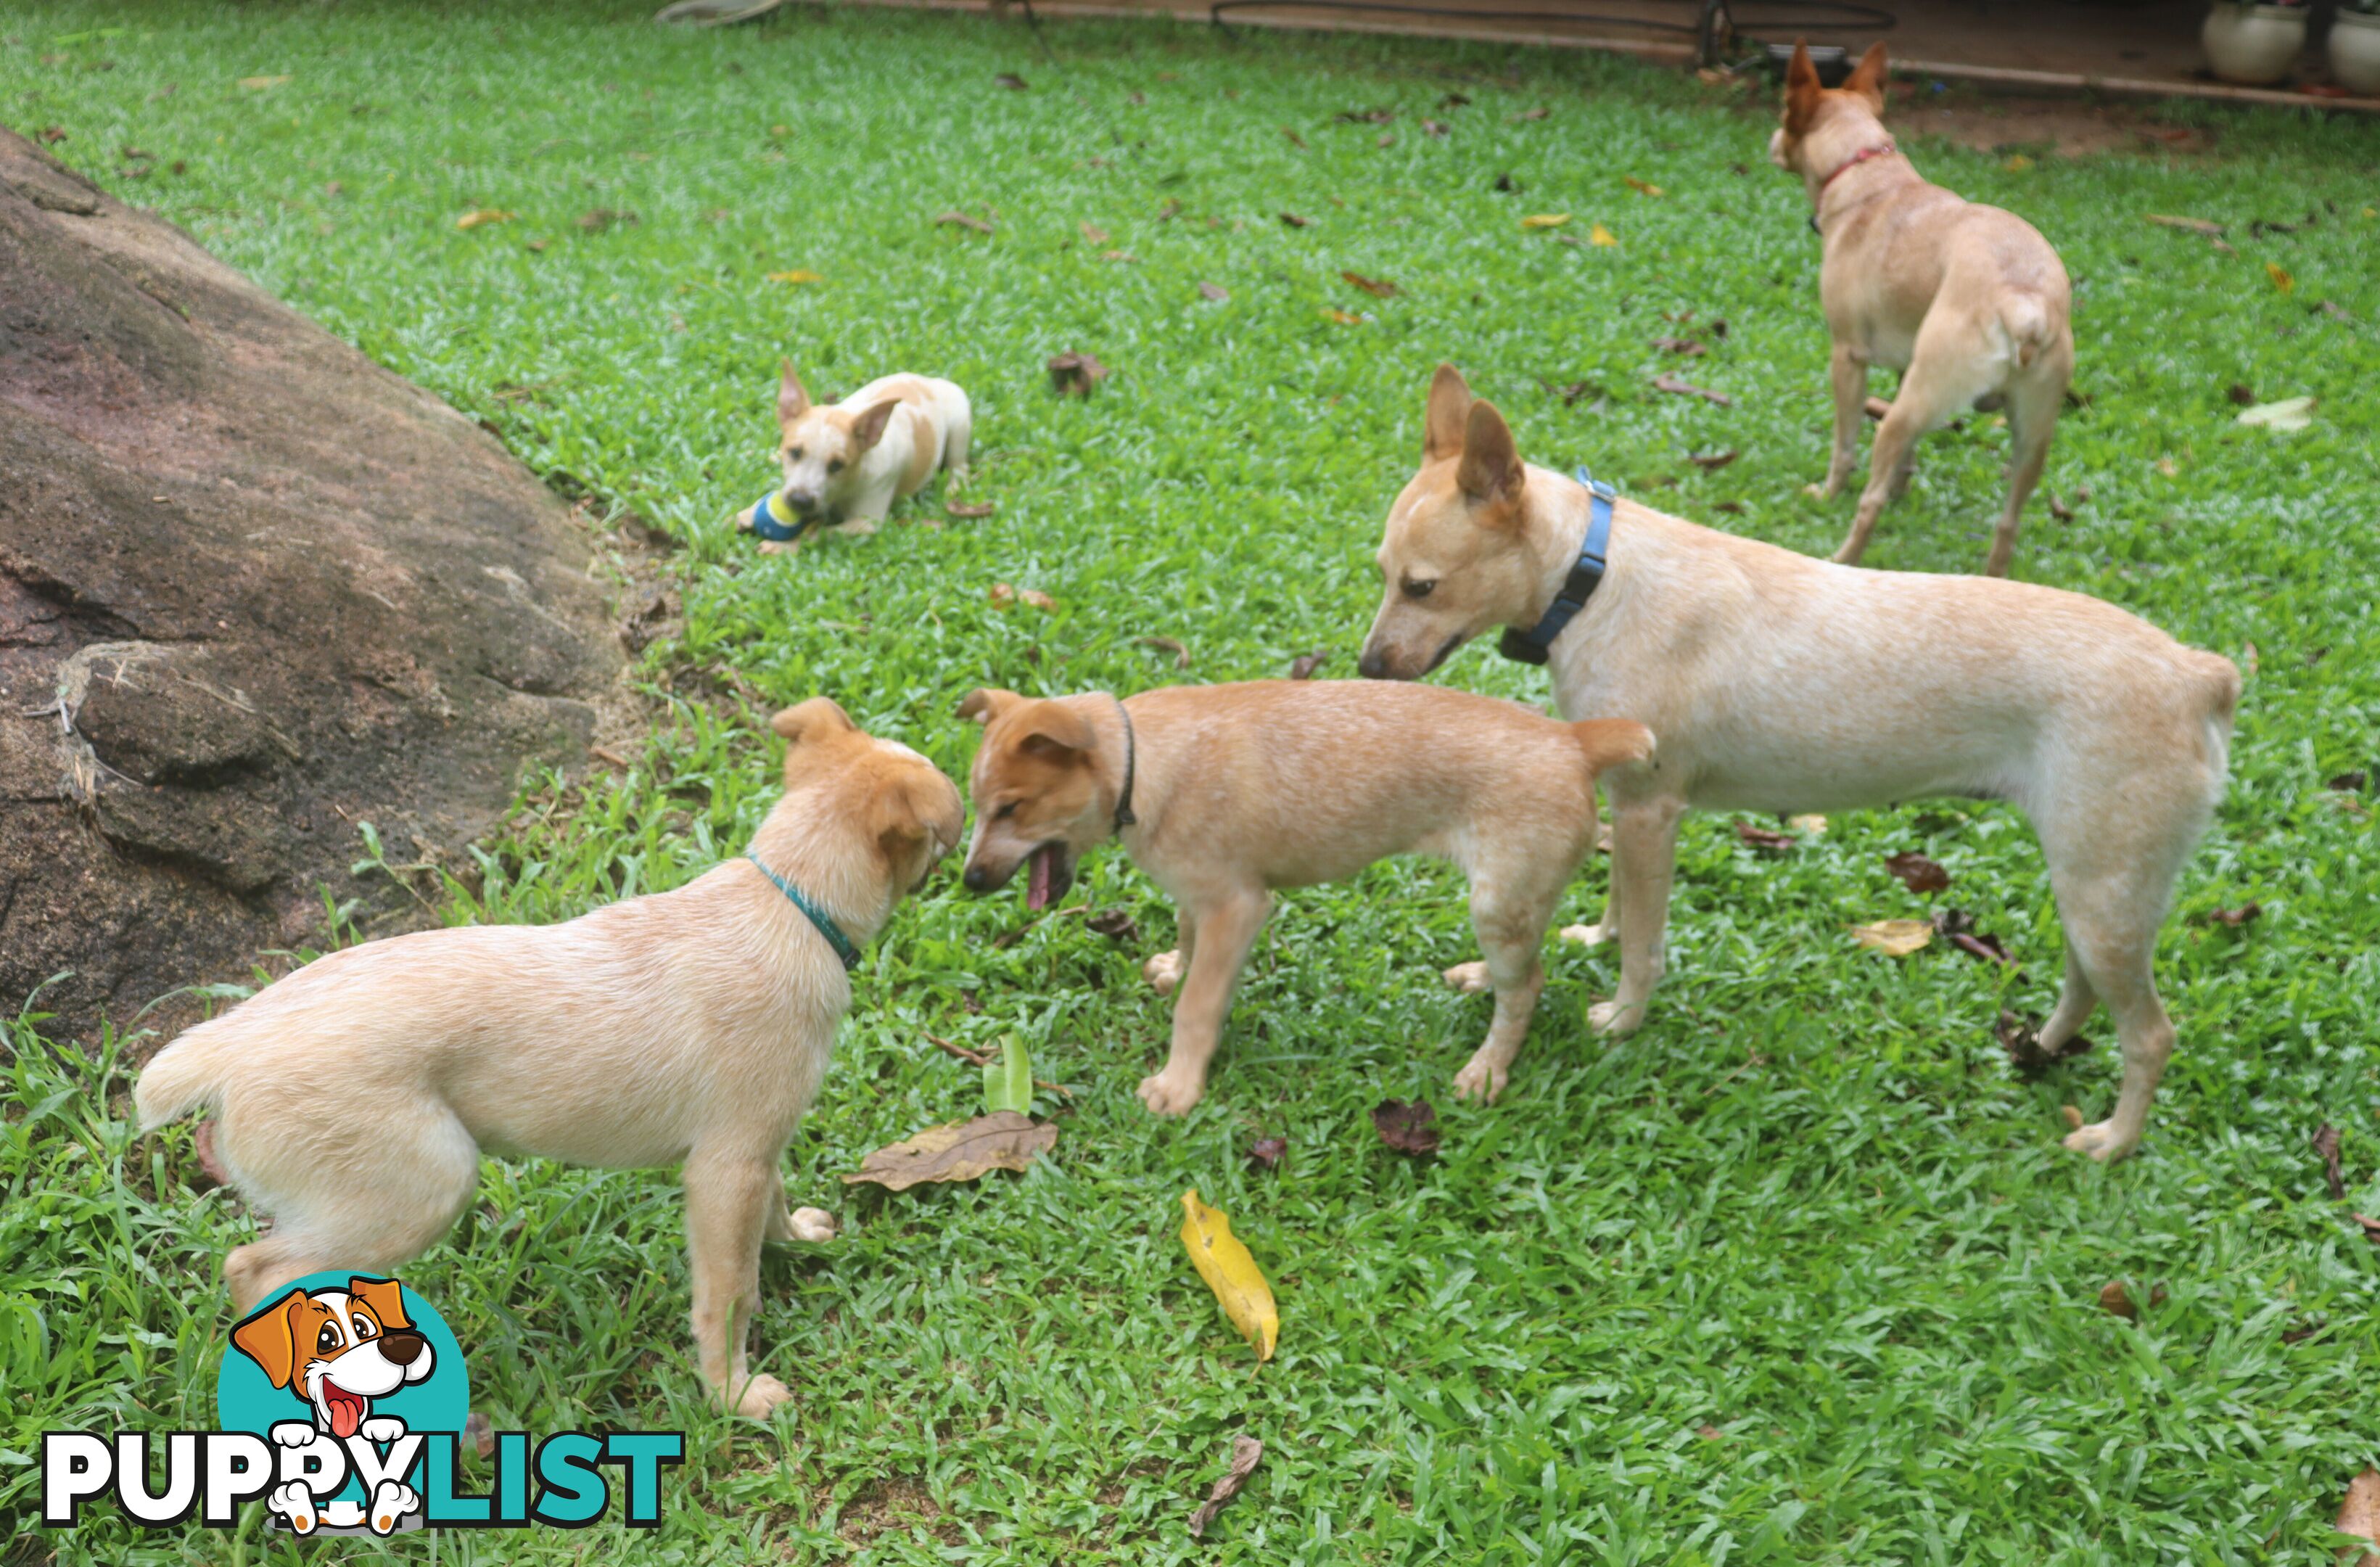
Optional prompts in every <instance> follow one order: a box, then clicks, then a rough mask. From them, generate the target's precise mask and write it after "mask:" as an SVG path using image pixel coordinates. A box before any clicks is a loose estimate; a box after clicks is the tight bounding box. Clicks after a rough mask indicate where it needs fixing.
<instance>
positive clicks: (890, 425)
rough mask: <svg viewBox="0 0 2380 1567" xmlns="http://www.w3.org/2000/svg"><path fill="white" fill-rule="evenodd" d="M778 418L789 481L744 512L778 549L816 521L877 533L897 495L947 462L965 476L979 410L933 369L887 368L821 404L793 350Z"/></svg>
mask: <svg viewBox="0 0 2380 1567" xmlns="http://www.w3.org/2000/svg"><path fill="white" fill-rule="evenodd" d="M777 427H778V431H779V439H778V443H777V456H778V460H779V461H780V463H781V464H782V465H783V469H784V482H783V484H782V485H781V486H779V488H778V490H777V492H776V493H775V494H773V495H771V496H769V497H768V498H767V499H766V500H763V501H762V502H760V503H759V504H758V505H756V506H753V507H752V508H751V509H749V510H748V511H746V512H743V513H741V514H739V515H738V516H737V517H736V519H735V526H736V528H738V529H739V530H741V531H744V532H748V533H757V534H759V536H760V539H761V541H762V543H761V546H760V547H761V548H762V549H763V550H764V551H769V552H771V553H777V552H781V551H787V550H791V549H792V548H794V547H795V546H796V545H798V544H799V542H800V541H801V540H802V538H803V537H804V536H805V535H807V533H809V532H810V531H811V530H812V529H814V528H833V529H835V530H837V531H839V532H843V533H873V532H875V531H876V525H877V524H878V523H880V522H881V521H883V520H884V514H885V513H886V512H887V511H889V510H891V509H892V503H893V502H894V501H897V500H899V499H900V498H901V497H903V496H904V495H914V494H916V493H917V492H918V491H919V490H922V489H924V488H925V486H926V481H927V480H929V479H931V478H932V477H933V476H934V475H935V474H936V473H937V472H938V471H941V469H944V468H947V469H949V470H950V472H951V474H952V476H953V478H954V479H958V480H964V479H965V478H966V462H967V445H968V443H969V441H970V440H971V439H972V437H973V435H974V432H975V410H974V407H972V405H970V404H969V403H968V401H967V395H966V394H965V392H964V391H962V390H960V388H959V387H958V385H957V384H956V383H953V382H948V381H941V380H938V379H936V378H935V377H933V376H929V375H887V376H882V377H880V378H879V379H877V380H875V381H871V382H869V383H868V384H867V385H865V386H863V387H861V388H860V389H859V390H858V391H856V392H854V393H853V394H852V395H850V396H848V397H845V398H844V400H843V401H842V402H840V403H835V404H832V405H827V404H819V403H813V402H811V401H810V395H809V393H808V391H807V389H805V388H804V387H803V385H802V378H801V377H800V376H798V375H796V374H795V373H794V362H793V361H792V360H791V359H787V360H786V361H785V364H784V375H783V380H782V381H781V382H780V383H778V387H777Z"/></svg>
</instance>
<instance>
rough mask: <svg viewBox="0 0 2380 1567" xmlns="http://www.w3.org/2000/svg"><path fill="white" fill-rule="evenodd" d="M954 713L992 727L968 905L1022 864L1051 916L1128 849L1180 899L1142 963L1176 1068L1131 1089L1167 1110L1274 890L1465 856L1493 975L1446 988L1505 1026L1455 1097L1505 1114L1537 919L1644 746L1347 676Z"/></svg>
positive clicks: (1633, 732) (1522, 712)
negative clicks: (1605, 782)
mask: <svg viewBox="0 0 2380 1567" xmlns="http://www.w3.org/2000/svg"><path fill="white" fill-rule="evenodd" d="M959 716H960V717H962V718H972V719H976V720H978V721H979V722H981V723H983V725H984V735H983V745H982V747H980V748H979V749H978V750H977V752H976V758H975V769H974V773H973V787H972V793H973V795H974V797H975V810H976V820H975V840H974V842H973V843H972V844H970V845H969V847H968V850H967V862H966V875H965V881H966V885H967V887H968V888H969V889H970V890H971V891H974V892H978V893H981V892H988V891H990V890H991V889H992V888H995V887H999V886H1002V885H1004V884H1005V883H1006V882H1007V881H1008V879H1009V878H1010V877H1012V876H1014V874H1015V873H1016V869H1017V867H1018V866H1020V865H1026V866H1029V869H1028V870H1027V872H1026V877H1027V881H1026V906H1027V907H1029V908H1035V909H1039V908H1045V907H1047V906H1049V905H1050V902H1051V901H1052V900H1054V899H1056V898H1058V897H1060V896H1062V895H1063V893H1065V891H1066V889H1067V887H1068V886H1070V885H1071V884H1072V883H1073V881H1074V876H1075V860H1076V858H1077V857H1078V856H1081V855H1082V854H1083V853H1084V852H1085V851H1086V850H1088V849H1090V848H1093V847H1095V846H1096V845H1098V844H1103V843H1105V842H1106V841H1107V840H1108V839H1110V838H1115V839H1116V840H1117V841H1118V842H1120V843H1121V844H1123V848H1124V852H1125V853H1127V854H1129V855H1131V856H1132V859H1133V863H1134V864H1135V865H1137V866H1139V867H1140V869H1142V870H1144V871H1146V872H1147V873H1148V877H1149V879H1150V880H1151V881H1155V882H1156V883H1157V884H1158V885H1159V886H1160V887H1162V888H1164V889H1165V891H1166V893H1167V894H1168V895H1169V896H1171V897H1172V899H1173V902H1174V906H1175V928H1176V930H1177V932H1178V935H1179V944H1178V945H1177V946H1176V947H1175V949H1174V950H1173V951H1172V952H1170V953H1166V954H1162V955H1160V956H1158V957H1155V958H1152V959H1150V960H1149V962H1148V965H1147V970H1146V972H1147V977H1148V979H1149V981H1150V982H1151V983H1152V984H1154V985H1155V986H1156V987H1157V989H1158V990H1159V992H1160V994H1162V993H1164V992H1165V991H1168V990H1172V989H1173V988H1174V986H1175V985H1177V984H1178V985H1179V986H1180V987H1181V995H1180V997H1179V998H1178V999H1177V1000H1176V1001H1175V1002H1174V1006H1173V1045H1172V1051H1171V1052H1170V1053H1169V1054H1168V1055H1167V1056H1166V1059H1165V1067H1164V1070H1162V1071H1161V1072H1159V1073H1157V1074H1155V1075H1152V1076H1150V1077H1148V1078H1147V1079H1145V1080H1144V1081H1143V1082H1142V1083H1141V1085H1140V1097H1141V1099H1142V1100H1143V1102H1145V1103H1146V1104H1147V1106H1148V1108H1149V1109H1151V1110H1153V1111H1156V1112H1157V1113H1158V1114H1160V1115H1182V1114H1185V1113H1187V1112H1188V1111H1189V1110H1190V1107H1191V1106H1193V1105H1195V1104H1196V1103H1197V1102H1198V1100H1199V1099H1200V1098H1201V1096H1203V1095H1204V1094H1205V1093H1206V1090H1207V1063H1208V1060H1209V1059H1211V1058H1212V1057H1213V1055H1214V1053H1215V1047H1216V1045H1217V1044H1218V1043H1219V1042H1220V1039H1221V1038H1222V1033H1223V1024H1224V1022H1225V1020H1226V1019H1227V1018H1228V1017H1229V1016H1230V1015H1231V1010H1232V990H1233V987H1234V986H1235V985H1236V984H1237V983H1238V981H1239V974H1240V966H1241V965H1242V964H1243V963H1244V962H1245V961H1246V958H1247V955H1248V949H1249V947H1250V946H1252V945H1253V944H1254V943H1255V941H1256V939H1257V931H1258V930H1259V929H1262V928H1263V926H1264V922H1265V917H1266V915H1267V914H1268V913H1269V912H1270V910H1271V907H1272V892H1273V890H1274V889H1275V888H1280V887H1304V886H1311V885H1313V884H1314V883H1316V882H1319V881H1341V880H1342V879H1344V878H1346V877H1349V876H1353V875H1354V874H1355V873H1356V872H1357V871H1359V870H1361V869H1364V868H1365V867H1366V866H1367V865H1370V864H1371V863H1372V862H1373V861H1374V860H1378V859H1384V858H1386V857H1388V856H1390V855H1398V854H1424V855H1432V856H1438V857H1439V858H1442V859H1449V860H1452V861H1453V862H1454V863H1455V864H1456V865H1458V866H1460V867H1461V868H1462V869H1463V873H1464V874H1465V875H1466V876H1468V877H1469V878H1470V880H1471V917H1472V922H1473V925H1474V927H1475V929H1476V930H1477V932H1478V935H1479V945H1480V949H1481V951H1482V952H1483V953H1485V954H1486V955H1487V961H1486V962H1485V963H1484V964H1465V965H1463V966H1459V967H1457V968H1454V969H1451V970H1449V971H1448V973H1447V978H1448V980H1449V981H1450V982H1451V983H1453V984H1455V985H1457V986H1460V987H1462V988H1463V989H1466V990H1480V989H1487V988H1491V987H1492V988H1493V989H1494V990H1495V992H1496V1014H1495V1018H1494V1020H1493V1021H1492V1022H1491V1023H1490V1024H1489V1025H1488V1039H1487V1041H1486V1042H1485V1043H1484V1044H1482V1045H1481V1046H1480V1047H1479V1049H1478V1051H1476V1052H1475V1053H1474V1054H1473V1056H1472V1057H1471V1060H1470V1062H1469V1063H1468V1064H1466V1065H1465V1066H1464V1067H1463V1070H1462V1071H1461V1072H1459V1073H1457V1074H1456V1075H1455V1078H1454V1091H1455V1093H1456V1094H1457V1095H1458V1096H1461V1097H1464V1098H1469V1097H1473V1096H1478V1097H1482V1098H1485V1099H1489V1100H1493V1099H1495V1098H1496V1096H1497V1095H1498V1094H1500V1093H1501V1092H1502V1091H1503V1087H1504V1083H1505V1078H1506V1075H1507V1070H1508V1068H1510V1067H1511V1065H1512V1057H1513V1056H1514V1054H1516V1053H1517V1052H1518V1051H1519V1050H1520V1048H1521V1040H1522V1039H1523V1038H1524V1036H1525V1035H1526V1034H1527V1033H1528V1030H1529V1017H1530V1014H1532V1013H1533V1012H1535V1011H1536V1004H1537V992H1538V991H1539V990H1542V989H1544V987H1545V982H1546V975H1545V968H1544V966H1543V965H1541V964H1540V963H1539V962H1538V957H1537V952H1538V948H1539V947H1540V946H1542V945H1543V944H1544V941H1545V933H1546V926H1547V925H1548V922H1550V921H1551V919H1552V917H1553V913H1554V905H1556V904H1557V903H1558V902H1560V898H1561V894H1562V889H1563V888H1564V887H1565V886H1567V885H1568V884H1569V881H1570V879H1571V876H1572V874H1573V872H1574V871H1576V870H1577V869H1578V866H1579V862H1580V861H1581V860H1582V859H1584V858H1585V856H1586V852H1587V850H1588V849H1589V848H1590V847H1592V846H1593V844H1594V843H1595V779H1596V775H1597V773H1599V772H1602V771H1606V770H1607V769H1621V768H1629V767H1633V766H1634V765H1636V764H1638V763H1641V762H1643V761H1644V760H1645V759H1646V758H1648V757H1650V756H1651V755H1652V753H1653V737H1652V735H1649V734H1647V733H1646V732H1645V727H1644V725H1642V724H1638V723H1626V722H1621V721H1607V720H1591V721H1588V722H1586V723H1556V722H1554V721H1553V720H1552V719H1549V718H1547V717H1544V716H1543V715H1542V714H1539V713H1535V712H1532V711H1529V710H1528V709H1526V708H1524V707H1521V706H1518V705H1517V704H1515V703H1512V702H1500V701H1492V700H1490V699H1489V698H1486V697H1474V696H1469V695H1466V694H1464V693H1463V692H1460V691H1443V690H1439V689H1438V688H1436V687H1434V686H1403V687H1398V686H1378V685H1372V684H1368V683H1366V682H1363V681H1355V680H1316V681H1303V680H1258V681H1251V682H1248V683H1246V684H1245V685H1237V686H1172V687H1170V688H1168V689H1165V690H1160V691H1148V692H1144V693H1143V694H1141V695H1140V696H1137V697H1135V698H1132V699H1131V700H1130V701H1129V702H1119V701H1117V699H1116V698H1113V697H1111V696H1108V695H1105V694H1096V695H1091V696H1081V697H1060V698H1052V699H1050V700H1045V701H1037V700H1034V699H1031V698H1026V697H1020V696H1018V695H1017V694H1016V693H1015V692H1014V691H994V690H982V691H977V692H974V693H972V694H971V695H969V696H968V697H967V698H966V700H965V702H963V703H961V704H960V707H959Z"/></svg>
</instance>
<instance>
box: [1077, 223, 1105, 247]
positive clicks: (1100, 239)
mask: <svg viewBox="0 0 2380 1567" xmlns="http://www.w3.org/2000/svg"><path fill="white" fill-rule="evenodd" d="M1075 227H1076V228H1079V229H1081V230H1082V231H1083V237H1084V238H1086V239H1087V240H1089V241H1090V242H1091V243H1092V244H1094V245H1104V244H1106V243H1107V242H1108V231H1107V230H1106V229H1104V228H1101V227H1100V226H1099V225H1097V224H1095V223H1079V224H1076V225H1075Z"/></svg>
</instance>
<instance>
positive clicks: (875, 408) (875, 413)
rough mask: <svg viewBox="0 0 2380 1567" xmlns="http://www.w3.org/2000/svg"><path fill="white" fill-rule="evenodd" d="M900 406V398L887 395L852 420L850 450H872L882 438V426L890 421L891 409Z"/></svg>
mask: <svg viewBox="0 0 2380 1567" xmlns="http://www.w3.org/2000/svg"><path fill="white" fill-rule="evenodd" d="M900 406H901V399H900V398H898V397H887V398H885V399H884V400H883V401H882V402H880V403H877V404H874V405H872V406H871V407H869V408H868V411H867V412H865V413H863V414H861V415H860V416H859V417H858V418H857V419H854V420H852V421H851V447H852V450H853V451H856V452H868V451H873V450H874V449H875V447H876V443H878V442H879V441H881V440H883V439H884V427H885V426H886V425H889V424H891V423H892V410H893V409H895V408H897V407H900Z"/></svg>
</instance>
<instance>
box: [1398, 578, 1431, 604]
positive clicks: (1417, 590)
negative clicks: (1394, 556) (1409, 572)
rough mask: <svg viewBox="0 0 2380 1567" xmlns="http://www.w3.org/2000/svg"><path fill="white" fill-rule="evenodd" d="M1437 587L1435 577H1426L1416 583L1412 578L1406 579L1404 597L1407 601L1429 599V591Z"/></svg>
mask: <svg viewBox="0 0 2380 1567" xmlns="http://www.w3.org/2000/svg"><path fill="white" fill-rule="evenodd" d="M1437 586H1438V578H1437V577H1426V578H1424V579H1423V580H1421V581H1419V582H1416V581H1415V580H1414V579H1413V578H1412V577H1406V578H1405V597H1406V598H1408V599H1427V598H1428V597H1429V590H1430V589H1433V588H1435V587H1437Z"/></svg>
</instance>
